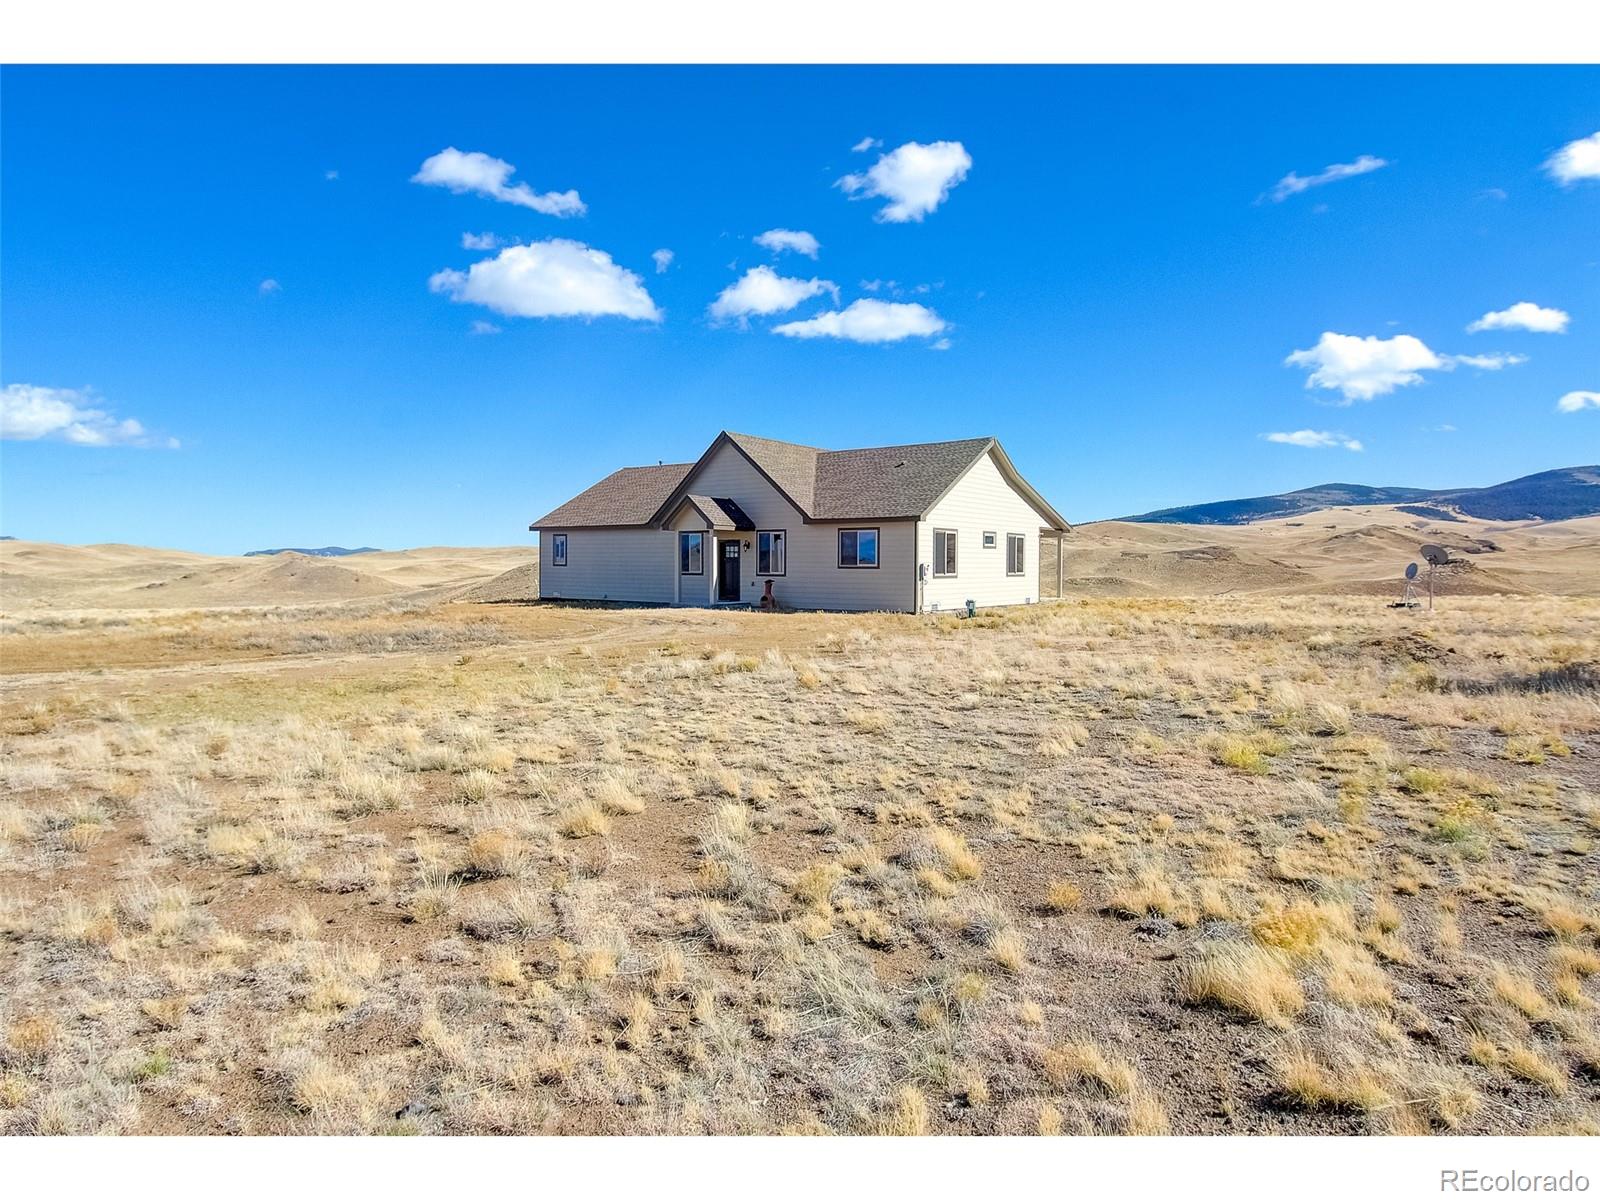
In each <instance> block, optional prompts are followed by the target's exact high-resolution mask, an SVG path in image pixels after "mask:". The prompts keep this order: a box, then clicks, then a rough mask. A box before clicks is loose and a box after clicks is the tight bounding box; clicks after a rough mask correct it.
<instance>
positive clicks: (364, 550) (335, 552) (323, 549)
mask: <svg viewBox="0 0 1600 1200" xmlns="http://www.w3.org/2000/svg"><path fill="white" fill-rule="evenodd" d="M378 552H379V551H378V548H377V547H376V546H357V547H356V548H355V549H354V550H352V549H350V548H349V547H348V546H318V547H316V548H315V549H306V548H304V547H301V546H281V547H279V548H278V549H276V550H246V551H245V552H244V556H245V557H246V558H258V557H260V556H261V555H263V554H309V555H310V556H311V557H312V558H343V557H345V556H346V555H347V554H377V553H378Z"/></svg>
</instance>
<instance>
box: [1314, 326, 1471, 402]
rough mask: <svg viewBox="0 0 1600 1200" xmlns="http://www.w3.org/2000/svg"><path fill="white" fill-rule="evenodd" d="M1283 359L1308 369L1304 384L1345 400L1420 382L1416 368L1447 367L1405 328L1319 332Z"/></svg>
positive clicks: (1447, 366) (1421, 370)
mask: <svg viewBox="0 0 1600 1200" xmlns="http://www.w3.org/2000/svg"><path fill="white" fill-rule="evenodd" d="M1283 361H1284V365H1285V366H1290V367H1305V368H1307V369H1309V370H1310V371H1311V374H1310V376H1309V377H1307V379H1306V387H1308V388H1323V389H1326V390H1328V391H1337V392H1338V393H1339V394H1340V395H1342V396H1343V397H1344V401H1345V403H1346V404H1349V403H1351V402H1352V401H1355V400H1371V399H1372V398H1373V397H1374V396H1382V395H1384V394H1386V393H1388V392H1392V391H1394V390H1395V389H1396V388H1401V387H1409V386H1410V385H1411V384H1414V383H1421V382H1422V375H1421V374H1420V372H1423V371H1448V370H1449V369H1450V362H1449V360H1447V359H1445V358H1442V357H1440V356H1439V355H1437V354H1435V353H1434V352H1433V351H1432V350H1429V349H1428V347H1427V346H1425V345H1423V344H1422V342H1421V341H1419V340H1418V339H1417V338H1414V337H1412V336H1411V335H1410V334H1409V333H1400V334H1396V335H1395V336H1394V337H1392V338H1379V337H1355V336H1353V335H1351V334H1346V333H1324V334H1323V335H1322V337H1321V338H1319V339H1318V340H1317V344H1316V345H1315V346H1313V347H1312V348H1311V349H1309V350H1296V351H1295V352H1294V353H1293V354H1291V355H1289V357H1288V358H1286V359H1284V360H1283Z"/></svg>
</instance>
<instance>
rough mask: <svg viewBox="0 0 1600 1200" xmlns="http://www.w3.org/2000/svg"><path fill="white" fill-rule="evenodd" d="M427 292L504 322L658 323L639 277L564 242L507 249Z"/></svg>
mask: <svg viewBox="0 0 1600 1200" xmlns="http://www.w3.org/2000/svg"><path fill="white" fill-rule="evenodd" d="M428 287H429V288H430V289H431V290H432V291H434V292H438V293H440V294H441V295H445V296H449V297H450V299H452V300H454V301H456V302H457V303H461V304H479V305H482V306H483V307H484V308H488V309H492V310H493V311H495V312H497V313H500V314H502V315H503V316H507V317H627V318H629V319H630V320H634V321H659V320H660V319H661V310H660V309H658V308H657V307H656V304H655V301H654V300H652V299H651V298H650V293H649V292H647V291H645V288H644V282H643V281H642V280H641V279H640V278H639V277H638V276H637V275H635V274H634V273H633V272H632V271H629V270H627V269H626V268H624V267H621V266H618V265H617V264H616V263H615V262H613V261H612V260H611V256H610V255H609V254H607V253H606V252H605V251H604V250H595V249H593V248H591V247H589V246H585V245H584V244H583V243H582V242H574V241H569V240H567V239H566V238H551V239H550V240H549V241H544V242H532V243H530V244H528V245H526V246H508V247H507V248H506V249H504V250H502V251H500V253H499V254H497V255H495V256H494V257H493V258H486V259H484V260H483V261H482V262H477V263H473V264H472V266H471V267H470V268H468V269H467V270H465V271H455V270H445V271H440V272H439V273H438V274H436V275H434V276H433V278H431V279H429V280H428Z"/></svg>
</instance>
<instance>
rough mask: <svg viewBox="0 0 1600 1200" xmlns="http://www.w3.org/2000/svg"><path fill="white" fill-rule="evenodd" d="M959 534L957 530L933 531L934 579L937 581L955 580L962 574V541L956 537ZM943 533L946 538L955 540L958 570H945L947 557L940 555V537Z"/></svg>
mask: <svg viewBox="0 0 1600 1200" xmlns="http://www.w3.org/2000/svg"><path fill="white" fill-rule="evenodd" d="M958 532H959V531H958V530H955V529H935V530H934V531H933V577H934V578H935V579H955V578H956V577H957V576H959V575H960V574H961V539H960V538H958V537H956V534H957V533H958ZM941 533H942V534H944V536H945V537H946V538H951V539H954V542H953V544H954V546H955V551H956V569H955V570H953V571H946V570H945V569H944V563H945V556H944V555H943V554H940V553H939V535H940V534H941ZM947 544H952V543H947Z"/></svg>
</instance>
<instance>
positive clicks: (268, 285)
mask: <svg viewBox="0 0 1600 1200" xmlns="http://www.w3.org/2000/svg"><path fill="white" fill-rule="evenodd" d="M256 291H258V292H260V293H261V294H262V295H263V296H272V295H276V294H277V293H278V292H281V291H283V284H281V283H279V282H278V281H277V280H276V279H263V280H262V281H261V283H260V286H258V287H257V288H256Z"/></svg>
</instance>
